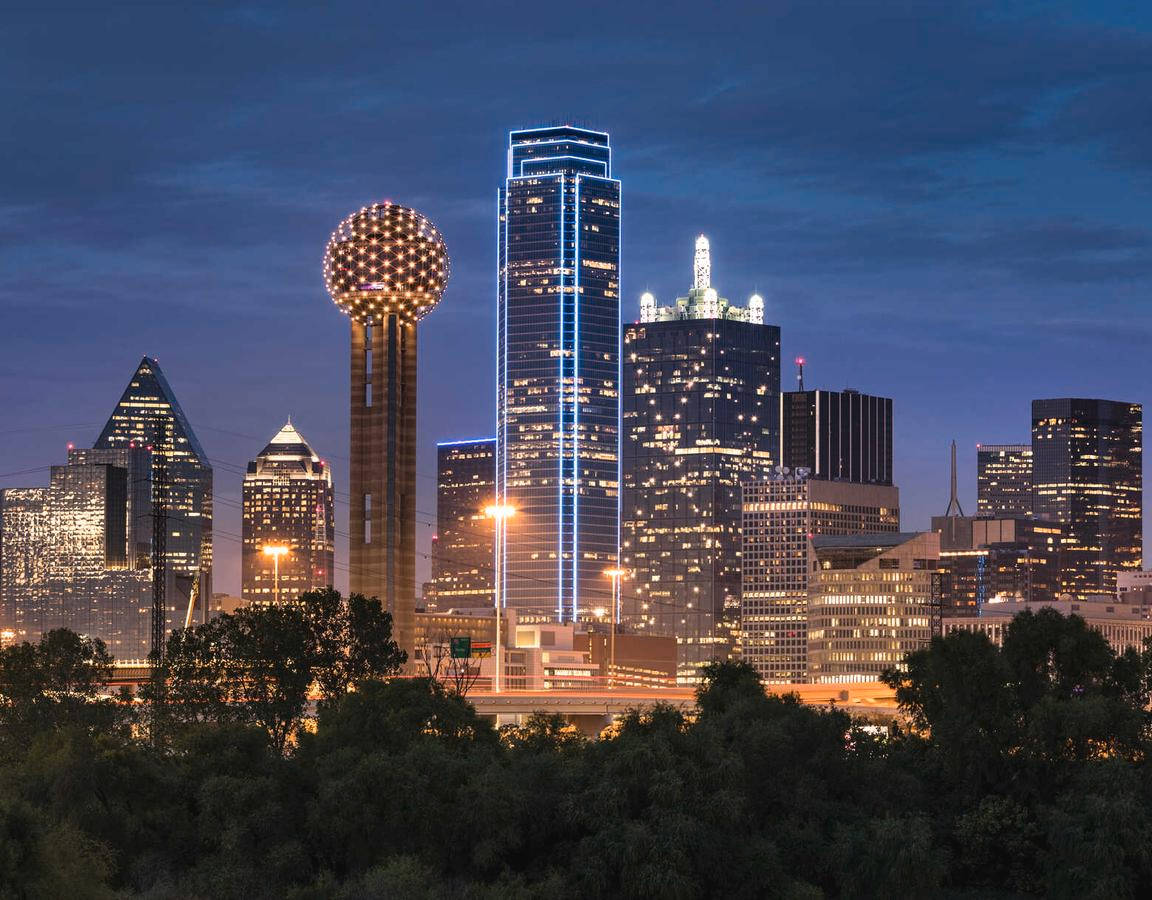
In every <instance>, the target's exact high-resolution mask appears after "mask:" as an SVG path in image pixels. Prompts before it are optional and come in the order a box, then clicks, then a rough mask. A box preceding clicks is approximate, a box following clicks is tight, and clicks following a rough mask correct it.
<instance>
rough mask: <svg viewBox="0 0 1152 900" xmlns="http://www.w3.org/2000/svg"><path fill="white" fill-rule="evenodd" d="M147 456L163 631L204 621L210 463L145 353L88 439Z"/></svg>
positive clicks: (98, 445)
mask: <svg viewBox="0 0 1152 900" xmlns="http://www.w3.org/2000/svg"><path fill="white" fill-rule="evenodd" d="M133 448H145V449H148V450H151V451H152V456H151V472H150V477H151V506H152V511H151V513H150V515H151V516H154V518H153V519H152V523H151V524H152V527H153V531H152V541H151V553H152V567H153V578H154V579H156V578H159V579H160V582H159V586H158V587H159V590H158V592H157V594H158V596H159V597H160V598H161V599H162V601H163V606H164V609H165V617H164V622H163V623H162V624H163V630H164V633H167V631H168V630H170V629H172V628H174V627H177V626H182V625H184V624H185V622H190V621H205V620H207V616H208V607H209V601H210V599H211V597H212V467H211V465H210V463H209V461H208V455H207V454H206V453H205V452H204V448H203V447H201V446H200V442H199V440H197V438H196V434H195V432H194V431H193V430H192V426H191V424H190V423H189V422H188V418H187V416H185V415H184V411H183V410H182V409H181V408H180V403H179V402H178V401H177V399H176V395H175V394H174V393H173V391H172V387H171V386H170V385H169V383H168V379H167V378H165V377H164V372H163V371H162V370H161V368H160V363H159V362H157V361H156V360H155V359H152V358H151V357H147V356H145V357H144V358H143V359H142V360H141V361H140V364H139V365H138V366H137V367H136V371H135V372H134V373H133V375H132V378H131V380H130V381H129V382H128V386H127V387H126V388H125V389H124V393H123V395H121V397H120V402H119V403H117V404H116V408H115V409H114V410H113V411H112V415H111V416H110V417H109V419H108V422H107V424H106V425H105V426H104V429H103V430H102V431H101V432H100V435H99V437H98V438H97V439H96V443H95V444H94V449H95V450H128V449H133Z"/></svg>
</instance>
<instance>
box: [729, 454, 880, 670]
mask: <svg viewBox="0 0 1152 900" xmlns="http://www.w3.org/2000/svg"><path fill="white" fill-rule="evenodd" d="M743 498H744V500H743V529H742V532H743V533H742V539H743V551H742V558H741V563H742V569H743V578H742V587H743V592H742V597H741V601H740V652H741V655H742V657H743V659H744V660H745V661H746V662H748V663H749V664H750V665H752V666H753V667H754V668H755V669H756V671H757V672H759V673H760V676H761V678H763V679H764V680H765V681H768V682H772V683H788V684H803V683H805V682H806V681H807V678H808V590H809V587H810V580H811V576H812V571H813V563H814V562H815V557H814V555H813V554H814V551H813V544H812V542H813V540H814V539H815V538H816V536H818V535H851V534H872V533H881V532H883V533H895V532H898V531H899V530H900V492H899V490H898V489H897V488H896V487H893V486H891V485H879V484H856V483H853V482H848V481H824V480H821V479H815V478H806V477H802V476H796V475H777V476H773V477H771V478H769V479H767V480H764V481H759V482H754V483H748V484H745V485H744V486H743Z"/></svg>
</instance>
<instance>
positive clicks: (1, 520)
mask: <svg viewBox="0 0 1152 900" xmlns="http://www.w3.org/2000/svg"><path fill="white" fill-rule="evenodd" d="M47 504H48V489H47V488H42V487H31V488H7V489H5V490H2V491H0V631H5V632H11V633H12V637H13V638H14V639H15V640H18V641H23V640H26V639H28V638H29V636H30V635H35V634H40V633H41V631H43V628H44V624H43V621H44V608H43V607H44V601H45V592H46V591H47V588H48V554H49V550H50V548H51V541H50V535H51V529H50V528H49V524H48V509H47Z"/></svg>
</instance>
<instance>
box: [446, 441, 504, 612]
mask: <svg viewBox="0 0 1152 900" xmlns="http://www.w3.org/2000/svg"><path fill="white" fill-rule="evenodd" d="M495 496H496V439H495V438H477V439H475V440H469V441H446V442H444V443H441V444H437V445H436V544H435V550H434V551H433V557H432V581H433V584H434V587H435V597H436V606H437V608H438V609H450V608H453V607H478V606H492V605H493V603H494V602H495V593H494V585H495V577H494V574H493V573H494V572H495V569H494V566H493V562H494V560H493V556H492V553H493V523H492V521H490V520H489V519H487V518H485V515H484V507H486V506H488V505H489V504H491V503H492V502H493V498H494V497H495Z"/></svg>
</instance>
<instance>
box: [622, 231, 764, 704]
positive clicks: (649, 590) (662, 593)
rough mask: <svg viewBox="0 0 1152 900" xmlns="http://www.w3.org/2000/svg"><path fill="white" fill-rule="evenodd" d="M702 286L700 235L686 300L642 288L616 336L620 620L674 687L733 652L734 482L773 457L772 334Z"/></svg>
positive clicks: (755, 311)
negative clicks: (641, 637)
mask: <svg viewBox="0 0 1152 900" xmlns="http://www.w3.org/2000/svg"><path fill="white" fill-rule="evenodd" d="M711 278H712V262H711V248H710V247H709V244H708V239H707V238H706V237H704V236H703V235H701V236H700V237H698V238H697V239H696V252H695V256H694V258H693V281H692V288H691V289H690V290H689V291H688V293H687V295H686V296H683V297H678V298H677V299H676V300H675V302H674V303H672V304H671V305H670V306H664V307H659V306H657V304H656V300H655V298H654V297H653V296H652V294H650V293H645V294H644V295H643V297H642V298H641V300H640V321H639V322H636V323H634V324H631V325H627V326H625V328H624V363H623V373H624V375H623V388H624V391H623V417H622V422H623V440H622V442H621V444H622V446H621V456H622V466H621V469H622V475H623V498H622V503H621V526H620V527H621V568H622V569H623V571H624V573H625V574H624V576H623V581H622V585H621V595H622V598H623V599H622V612H623V621H624V623H625V624H626V625H627V626H628V627H629V628H630V629H631V630H634V631H636V632H640V633H647V634H653V635H661V636H666V637H675V638H676V642H677V656H678V662H677V675H678V680H679V681H680V682H681V683H692V682H694V681H696V680H698V679H699V676H700V668H701V667H702V666H704V665H706V664H708V663H710V662H713V661H716V660H724V659H727V658H728V657H729V656H731V655H732V654H733V653H734V651H735V649H736V646H737V641H738V634H739V626H740V554H741V545H740V516H741V510H740V503H741V497H740V485H741V483H742V482H745V481H758V480H760V479H762V478H765V477H767V475H768V473H769V472H770V471H771V470H772V468H773V466H774V465H775V464H776V462H777V461H778V460H777V458H776V447H777V442H778V440H779V433H778V430H777V418H776V416H777V411H778V404H779V395H780V329H779V327H777V326H775V325H765V324H764V301H763V298H761V297H760V296H759V295H758V294H753V295H752V296H751V297H750V298H749V301H748V305H747V306H745V307H739V306H736V305H734V304H732V303H731V302H730V301H729V300H727V299H725V298H723V297H721V296H720V295H719V294H718V293H717V291H716V289H715V288H714V287H713V286H712V280H711Z"/></svg>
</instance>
